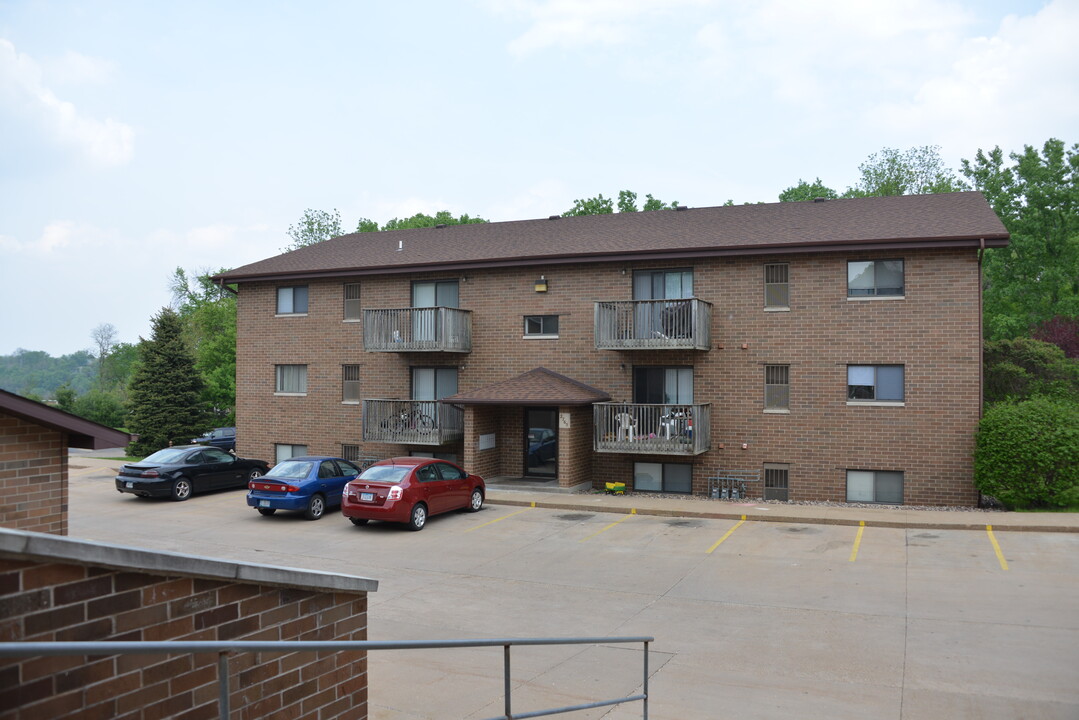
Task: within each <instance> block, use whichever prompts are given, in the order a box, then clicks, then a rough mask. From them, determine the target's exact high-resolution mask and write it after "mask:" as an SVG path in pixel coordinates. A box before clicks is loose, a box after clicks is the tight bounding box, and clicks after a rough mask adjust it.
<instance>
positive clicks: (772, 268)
mask: <svg viewBox="0 0 1079 720" xmlns="http://www.w3.org/2000/svg"><path fill="white" fill-rule="evenodd" d="M789 278H790V265H789V264H788V263H768V264H766V265H765V266H764V308H765V309H766V310H790V306H791V293H790V282H789Z"/></svg>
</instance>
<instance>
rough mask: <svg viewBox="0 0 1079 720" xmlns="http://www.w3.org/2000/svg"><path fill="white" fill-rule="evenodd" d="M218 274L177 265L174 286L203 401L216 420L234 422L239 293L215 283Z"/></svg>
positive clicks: (172, 284) (175, 297)
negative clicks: (191, 274)
mask: <svg viewBox="0 0 1079 720" xmlns="http://www.w3.org/2000/svg"><path fill="white" fill-rule="evenodd" d="M218 272H219V273H221V272H226V270H225V269H221V270H219V271H218ZM214 274H216V273H211V272H205V273H203V274H201V275H197V276H196V277H195V278H194V280H192V279H190V278H189V277H188V275H187V273H186V272H185V271H184V270H183V268H176V270H175V272H174V273H173V276H172V281H171V288H172V293H173V299H174V301H175V303H176V305H177V311H178V313H179V315H180V318H181V319H182V321H183V326H184V333H183V336H184V340H185V342H186V343H187V346H188V348H189V349H190V351H191V353H192V354H193V355H194V357H195V367H196V369H197V370H198V371H199V374H200V375H201V376H202V381H203V392H202V401H203V402H204V403H205V404H206V405H207V406H208V407H210V408H212V410H213V413H214V415H215V418H214V421H215V422H220V423H221V424H225V425H230V424H233V423H235V417H236V412H235V407H236V296H235V295H234V294H233V293H231V292H229V291H228V290H227V289H225V288H223V287H219V286H218V285H216V284H214V282H213V280H211V279H210V278H211V277H212V275H214Z"/></svg>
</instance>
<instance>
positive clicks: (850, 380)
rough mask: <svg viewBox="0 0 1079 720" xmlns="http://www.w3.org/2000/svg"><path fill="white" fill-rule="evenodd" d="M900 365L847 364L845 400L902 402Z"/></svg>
mask: <svg viewBox="0 0 1079 720" xmlns="http://www.w3.org/2000/svg"><path fill="white" fill-rule="evenodd" d="M903 370H904V368H903V366H902V365H848V366H847V400H848V401H853V402H900V403H901V402H903V398H904V395H903Z"/></svg>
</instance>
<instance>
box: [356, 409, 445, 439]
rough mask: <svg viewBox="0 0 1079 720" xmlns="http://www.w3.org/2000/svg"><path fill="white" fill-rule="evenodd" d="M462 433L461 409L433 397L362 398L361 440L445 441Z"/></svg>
mask: <svg viewBox="0 0 1079 720" xmlns="http://www.w3.org/2000/svg"><path fill="white" fill-rule="evenodd" d="M464 435H465V422H464V412H463V411H462V410H461V408H459V407H454V406H453V405H445V404H443V403H440V402H436V401H433V400H364V401H363V439H364V442H389V443H400V444H402V445H406V444H407V445H445V444H446V443H450V442H454V441H456V440H460V439H461V438H463V437H464Z"/></svg>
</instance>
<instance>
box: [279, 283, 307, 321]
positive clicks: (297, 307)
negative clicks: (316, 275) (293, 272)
mask: <svg viewBox="0 0 1079 720" xmlns="http://www.w3.org/2000/svg"><path fill="white" fill-rule="evenodd" d="M277 314H278V315H306V314H307V286H306V285H293V286H291V287H279V288H277Z"/></svg>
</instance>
